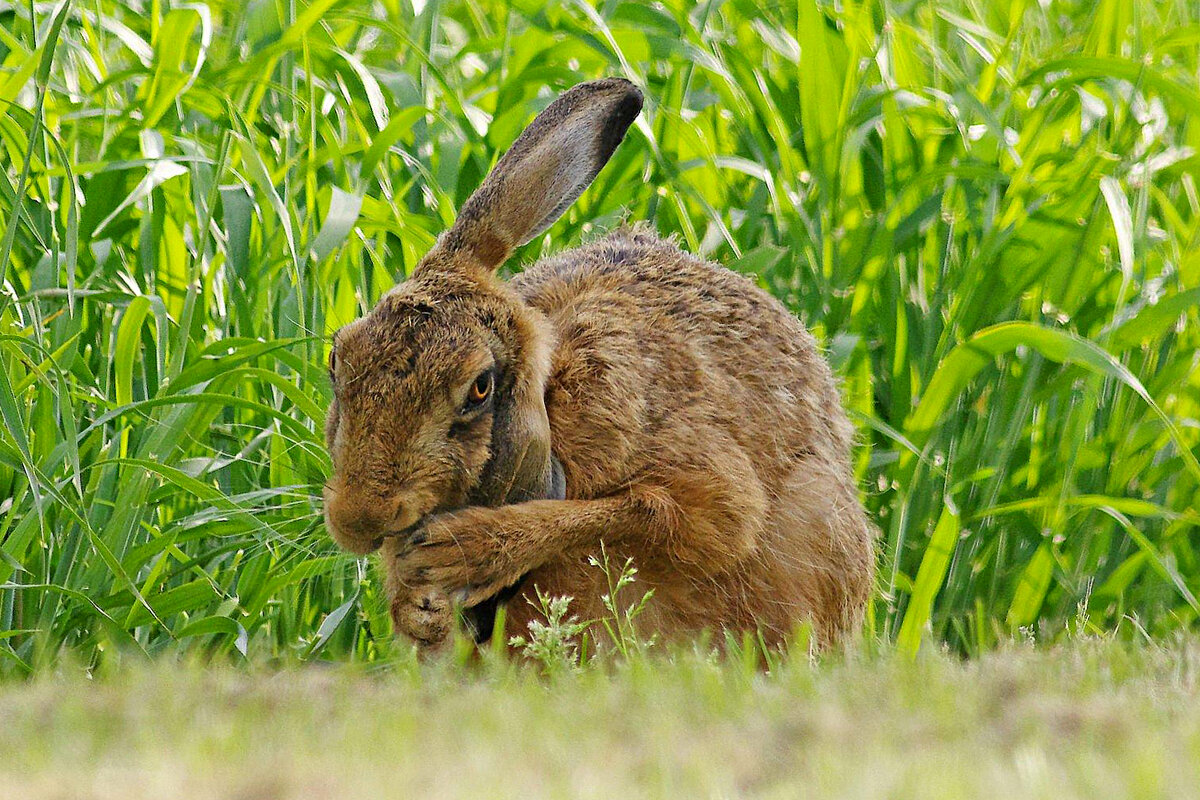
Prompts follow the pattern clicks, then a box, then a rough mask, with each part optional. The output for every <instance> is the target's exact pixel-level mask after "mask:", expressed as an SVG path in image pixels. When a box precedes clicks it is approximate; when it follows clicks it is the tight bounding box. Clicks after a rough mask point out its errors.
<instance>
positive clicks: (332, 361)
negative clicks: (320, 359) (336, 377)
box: [329, 349, 337, 375]
mask: <svg viewBox="0 0 1200 800" xmlns="http://www.w3.org/2000/svg"><path fill="white" fill-rule="evenodd" d="M336 369H337V350H333V349H330V351H329V374H330V375H332V374H333V372H334V370H336Z"/></svg>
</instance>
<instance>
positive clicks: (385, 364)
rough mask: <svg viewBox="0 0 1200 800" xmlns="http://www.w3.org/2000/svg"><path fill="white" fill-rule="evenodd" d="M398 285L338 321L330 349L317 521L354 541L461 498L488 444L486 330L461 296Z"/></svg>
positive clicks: (490, 372)
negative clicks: (441, 298)
mask: <svg viewBox="0 0 1200 800" xmlns="http://www.w3.org/2000/svg"><path fill="white" fill-rule="evenodd" d="M408 288H409V287H408V285H405V286H402V287H401V288H400V289H399V290H398V291H396V292H394V293H393V294H391V295H389V296H387V297H385V298H384V299H383V300H382V301H381V302H380V304H379V305H378V307H376V308H375V310H374V311H372V312H371V314H369V315H368V316H366V317H364V318H362V319H360V320H357V321H355V322H353V323H351V324H349V325H347V326H346V327H345V328H342V330H340V331H339V332H338V334H337V336H336V337H335V339H334V346H333V350H332V353H331V357H330V377H331V380H332V382H333V390H334V400H333V403H332V404H331V406H330V409H329V416H328V418H327V420H326V423H325V436H326V441H327V444H328V446H329V451H330V454H331V456H332V458H333V468H334V475H333V477H332V478H331V479H330V481H329V482H328V484H327V485H326V489H325V512H326V522H327V525H328V527H329V531H330V533H331V534H332V535H333V537H334V538H335V539H336V540H337V541H338V543H339V544H341V545H342V546H343V547H345V548H346V549H348V550H353V551H355V552H367V551H370V550H372V549H374V548H375V547H376V546H377V545H378V543H379V541H380V539H381V537H383V536H386V535H388V534H395V533H399V532H401V531H404V530H405V529H407V528H409V527H411V526H413V525H415V524H416V523H417V522H419V521H420V520H421V518H422V517H423V516H425V515H426V514H428V513H430V512H432V511H437V510H445V509H450V508H457V507H460V506H462V505H464V504H465V502H466V499H467V496H468V494H469V493H470V491H471V489H472V487H473V486H475V485H476V484H478V482H479V480H480V476H481V475H482V473H483V470H484V467H485V466H486V464H487V462H488V460H489V457H490V453H491V443H492V422H493V416H494V413H495V406H496V387H497V381H498V379H499V378H500V377H501V375H500V372H499V367H500V365H499V364H498V362H497V355H498V353H497V352H496V351H497V350H498V349H499V348H497V347H496V343H495V342H494V338H495V337H494V336H492V335H491V334H490V331H488V329H487V328H486V327H485V326H484V325H483V324H482V323H480V322H479V321H478V320H477V319H476V318H475V317H474V316H473V315H463V311H462V307H461V303H460V302H449V303H440V302H438V301H437V299H436V298H432V297H429V296H426V295H424V294H423V293H422V292H421V291H420V290H419V287H413V288H414V289H417V290H416V291H406V289H408Z"/></svg>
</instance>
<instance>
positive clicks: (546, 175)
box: [325, 79, 874, 646]
mask: <svg viewBox="0 0 1200 800" xmlns="http://www.w3.org/2000/svg"><path fill="white" fill-rule="evenodd" d="M641 108H642V95H641V93H640V92H639V91H638V90H637V88H635V87H634V86H633V84H631V83H629V82H628V81H625V80H618V79H608V80H599V81H594V82H591V83H584V84H581V85H579V86H576V87H574V88H573V89H571V90H570V91H568V92H566V93H565V94H563V95H562V96H561V97H559V98H558V99H557V100H555V101H554V102H553V103H551V104H550V105H549V106H548V107H547V108H546V110H545V111H543V112H542V113H541V114H540V115H538V117H537V118H536V119H534V121H533V122H532V123H531V124H530V126H529V128H528V129H527V130H526V131H525V132H524V133H523V134H522V135H521V136H520V137H519V138H518V139H517V140H516V142H515V143H514V144H513V145H512V148H511V149H510V150H509V151H508V153H507V154H506V155H505V156H504V157H503V158H502V159H500V161H499V163H498V164H497V165H496V167H495V169H494V170H493V171H492V173H491V174H490V175H489V176H488V177H487V179H486V180H485V181H484V182H483V185H482V186H480V187H479V189H478V190H477V191H476V192H475V194H474V195H472V196H471V197H470V199H468V200H467V202H466V203H465V204H464V205H463V207H462V211H461V213H460V215H459V217H458V220H457V221H456V222H455V224H454V226H453V227H452V228H451V229H450V230H449V231H448V232H446V233H445V234H444V235H442V236H441V238H440V239H439V240H438V242H437V244H436V245H435V246H434V248H433V250H432V251H430V252H429V254H428V255H426V256H425V257H424V258H423V259H422V260H421V262H420V263H419V264H418V265H417V266H416V268H415V269H414V270H413V273H412V275H411V277H409V279H408V280H406V281H404V282H403V283H401V284H399V285H398V286H396V287H395V288H394V289H393V290H391V291H390V292H389V293H388V294H387V295H386V296H384V297H383V298H382V299H381V300H380V301H379V304H378V305H377V306H376V307H375V309H374V310H373V311H371V313H370V314H368V315H367V316H366V317H364V318H362V319H360V320H357V321H355V322H352V323H350V324H349V325H347V326H345V327H344V328H342V329H341V330H340V331H338V333H337V334H336V336H335V338H334V344H333V348H332V351H331V353H330V359H329V370H330V375H331V379H332V382H333V391H334V400H333V403H332V406H331V408H330V410H329V418H328V421H327V423H326V438H327V441H328V445H329V449H330V452H331V454H332V458H333V465H334V473H335V474H334V475H333V477H332V478H331V479H330V481H329V483H328V484H327V486H326V489H325V515H326V521H327V525H328V529H329V531H330V533H331V534H332V535H333V537H334V539H335V540H336V541H337V542H338V543H340V544H341V545H342V546H343V547H345V548H346V549H348V550H351V551H353V552H356V553H366V552H370V551H373V550H375V549H381V553H380V557H381V559H382V564H383V569H384V572H385V574H386V576H387V582H388V591H389V593H390V597H391V598H392V616H393V619H394V620H395V624H396V627H397V629H398V630H399V631H401V632H403V633H406V634H408V635H410V636H411V637H413V638H414V639H415V640H416V641H417V642H418V643H420V644H422V645H436V644H438V643H439V642H441V641H442V640H444V639H445V637H446V635H447V633H448V632H449V630H450V627H451V624H452V621H453V619H454V615H453V611H454V608H455V607H458V608H461V609H462V610H463V618H464V619H465V620H466V621H467V622H468V625H469V627H470V628H471V632H472V633H473V634H474V635H475V636H476V638H477V640H480V641H482V640H484V639H486V638H488V637H489V636H490V635H491V632H492V630H491V629H492V624H493V614H494V612H495V610H496V607H497V605H498V604H499V603H503V602H507V607H508V612H507V613H508V620H509V623H510V627H509V630H510V631H513V630H524V628H525V625H526V624H527V622H528V621H530V619H532V618H533V616H534V615H535V614H536V611H535V609H534V608H533V605H532V604H531V603H529V602H526V601H527V600H528V599H531V598H532V597H533V596H534V592H535V587H538V588H540V589H541V590H542V591H543V592H544V593H548V594H552V595H570V596H571V597H573V598H574V602H573V604H572V609H573V610H574V611H575V613H577V614H578V615H579V616H580V618H582V619H589V618H594V617H597V616H599V615H600V614H601V612H602V610H603V607H602V605H601V603H602V600H601V597H602V595H603V594H604V592H606V591H607V586H606V585H605V577H604V575H603V574H602V573H601V572H600V571H599V570H597V569H596V568H595V567H592V566H589V565H588V556H589V555H595V554H598V553H599V551H600V547H601V544H602V543H603V545H604V546H605V548H606V550H607V552H608V553H609V554H610V557H612V556H615V557H616V558H618V559H620V560H621V561H623V560H624V559H625V558H626V557H632V558H633V560H634V564H635V565H636V566H637V568H638V570H639V575H638V577H639V583H638V584H637V585H636V587H635V588H637V589H638V590H639V591H642V590H645V589H647V588H653V589H654V592H655V594H654V598H653V600H652V601H651V603H650V604H649V605H648V606H647V608H646V610H645V612H644V613H643V615H642V617H640V619H639V624H640V625H641V626H642V630H643V631H644V632H645V633H655V634H658V635H660V636H663V637H667V638H676V639H677V638H679V637H680V636H682V635H686V634H688V633H696V632H699V631H701V630H703V629H709V630H712V631H714V632H720V631H735V632H736V631H746V630H751V631H753V630H755V629H758V630H760V631H761V632H762V634H763V635H764V637H765V638H766V641H767V642H769V643H777V642H779V641H780V640H781V639H782V638H783V637H784V636H785V635H787V634H788V633H789V632H790V631H792V630H793V629H794V628H795V627H796V626H797V625H798V624H799V623H801V622H803V621H806V620H807V621H809V622H811V624H812V626H813V629H814V631H815V632H816V635H817V639H818V641H819V642H820V643H821V644H822V645H824V646H830V645H832V644H835V643H837V642H839V641H841V640H844V638H845V637H846V635H847V634H848V633H849V632H851V631H853V630H854V629H855V628H856V627H857V625H858V623H859V621H860V620H861V618H862V613H863V609H864V606H865V604H866V601H867V596H868V593H869V590H870V588H871V584H872V576H873V571H874V554H873V536H872V528H871V526H870V525H869V523H868V522H867V519H866V516H865V514H864V512H863V509H862V507H861V505H860V503H859V500H858V495H857V492H856V487H855V485H854V481H853V478H852V476H851V471H850V464H849V449H850V443H851V435H852V429H851V426H850V424H849V423H848V422H847V420H846V417H845V415H844V413H843V411H842V408H841V403H840V400H839V396H838V391H837V388H836V386H835V384H834V381H833V377H832V375H831V373H830V370H829V367H828V366H827V365H826V363H825V361H824V360H823V359H822V357H821V354H820V353H819V352H818V349H817V345H816V343H815V341H814V340H813V338H812V336H811V335H809V333H808V331H806V330H805V328H804V326H803V325H801V324H800V323H799V321H798V320H797V319H796V318H795V317H793V316H792V314H790V313H789V312H788V311H787V310H786V309H785V308H784V307H783V305H781V304H780V303H779V302H778V301H776V300H775V299H774V298H773V297H771V296H770V295H769V294H767V293H766V292H764V291H763V290H762V289H760V288H758V287H757V286H756V285H755V284H754V283H752V282H751V281H750V280H747V279H746V278H744V277H742V276H740V275H737V274H735V273H733V272H731V271H729V270H727V269H725V268H723V267H720V266H717V265H714V264H711V263H706V262H704V261H702V260H700V259H699V258H696V257H694V256H692V255H689V254H687V253H683V252H681V251H680V250H679V249H677V248H676V247H675V246H674V245H673V244H670V243H669V242H665V241H663V240H661V239H659V238H657V237H656V236H654V235H653V234H651V233H649V232H648V231H644V230H641V229H637V228H635V229H632V230H621V231H618V232H617V233H613V234H610V235H608V236H606V237H604V238H602V239H600V240H599V241H595V242H593V243H591V244H588V245H585V246H583V247H580V248H578V249H575V250H570V251H567V252H564V253H561V254H559V255H557V256H555V257H553V258H548V259H546V260H544V261H541V262H539V263H537V264H536V265H534V266H532V267H531V268H529V269H527V270H525V271H524V272H522V273H521V274H519V275H518V276H516V277H515V278H513V279H512V280H510V281H508V282H507V283H505V282H503V281H501V280H500V279H498V278H497V277H496V275H495V271H496V269H497V268H498V267H499V266H500V265H501V264H503V263H504V261H505V260H506V259H507V258H508V257H509V255H510V254H511V253H512V251H513V249H514V248H516V247H517V246H519V245H521V244H524V243H525V242H528V241H530V240H531V239H532V238H534V237H535V236H537V235H538V234H540V233H542V232H543V231H545V230H546V229H547V228H548V227H549V226H550V225H551V223H553V222H554V221H555V220H556V219H557V218H558V217H559V216H560V215H561V214H562V213H563V212H564V211H565V210H566V208H567V207H568V206H569V205H570V204H571V203H572V202H574V201H575V199H576V198H578V197H579V195H580V194H581V193H582V192H583V190H584V189H585V188H586V187H587V186H588V184H590V183H591V181H592V179H593V178H594V177H595V176H596V174H597V173H598V172H599V170H600V168H601V167H602V166H603V165H604V164H605V163H606V162H607V161H608V159H609V157H610V156H611V155H612V153H613V151H614V150H615V149H616V147H617V145H618V144H619V143H620V141H621V139H622V138H623V137H624V135H625V132H626V130H627V129H628V128H629V126H630V124H632V122H633V120H634V119H635V118H636V117H637V115H638V113H639V112H640V111H641Z"/></svg>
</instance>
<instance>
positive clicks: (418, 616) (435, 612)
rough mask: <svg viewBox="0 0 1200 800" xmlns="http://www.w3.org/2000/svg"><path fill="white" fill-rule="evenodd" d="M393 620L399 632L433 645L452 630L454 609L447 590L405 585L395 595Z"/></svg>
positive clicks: (424, 646)
mask: <svg viewBox="0 0 1200 800" xmlns="http://www.w3.org/2000/svg"><path fill="white" fill-rule="evenodd" d="M392 622H393V624H394V625H395V626H396V630H397V632H399V633H402V634H404V635H405V636H408V637H409V638H411V639H412V640H413V641H415V642H416V643H417V644H418V645H419V646H420V647H422V648H424V649H433V648H436V647H437V646H438V645H440V644H442V643H443V642H445V641H446V637H447V636H448V635H449V634H450V627H451V625H452V624H453V623H454V611H453V609H452V608H451V607H450V600H449V598H447V597H446V593H445V592H443V591H442V590H441V589H439V588H437V587H435V586H422V587H419V588H415V589H408V588H402V589H401V590H400V591H398V592H397V593H396V594H395V595H394V596H393V597H392Z"/></svg>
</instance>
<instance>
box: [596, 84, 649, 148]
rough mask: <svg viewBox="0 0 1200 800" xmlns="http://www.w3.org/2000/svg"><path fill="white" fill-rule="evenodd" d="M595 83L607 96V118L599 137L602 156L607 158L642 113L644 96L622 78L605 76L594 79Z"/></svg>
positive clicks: (639, 90)
mask: <svg viewBox="0 0 1200 800" xmlns="http://www.w3.org/2000/svg"><path fill="white" fill-rule="evenodd" d="M596 84H598V86H597V88H600V89H602V90H603V91H604V92H605V94H607V95H608V96H609V99H608V100H607V104H608V112H607V119H606V120H605V122H604V127H603V130H602V132H601V137H600V140H601V142H602V148H603V151H604V152H603V155H602V157H603V158H604V159H605V160H607V159H608V157H609V156H610V155H611V154H612V151H613V150H615V149H616V147H617V145H618V144H620V143H621V140H622V139H623V138H625V132H626V131H628V130H629V126H630V125H632V124H633V121H634V120H635V119H637V116H638V114H640V113H642V104H643V102H644V98H643V96H642V90H641V89H639V88H638V87H637V86H635V85H634V84H633V83H632V82H630V81H627V80H625V79H624V78H605V79H604V80H600V81H596Z"/></svg>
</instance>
